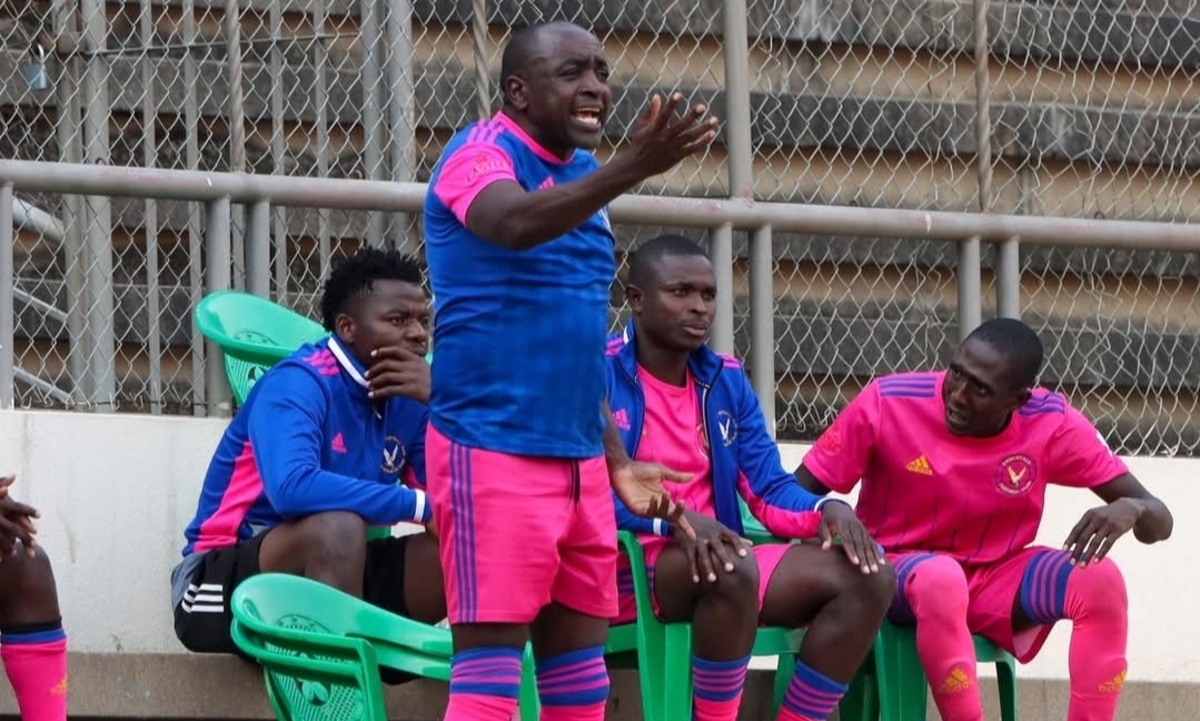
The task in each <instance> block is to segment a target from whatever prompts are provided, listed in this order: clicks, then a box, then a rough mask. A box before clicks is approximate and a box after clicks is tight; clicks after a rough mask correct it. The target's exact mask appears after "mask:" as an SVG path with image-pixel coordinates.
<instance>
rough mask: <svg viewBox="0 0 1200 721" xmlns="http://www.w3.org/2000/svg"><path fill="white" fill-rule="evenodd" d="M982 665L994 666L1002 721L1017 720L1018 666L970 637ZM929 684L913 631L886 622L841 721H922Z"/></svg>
mask: <svg viewBox="0 0 1200 721" xmlns="http://www.w3.org/2000/svg"><path fill="white" fill-rule="evenodd" d="M973 641H974V644H975V656H976V658H977V660H978V661H979V662H980V663H994V664H995V665H996V678H997V682H998V686H999V692H1000V710H1001V718H1002V719H1003V721H1017V665H1016V660H1015V659H1014V658H1013V657H1012V655H1011V654H1009V653H1007V652H1005V651H1004V650H1003V649H1001V648H998V647H997V646H996V645H995V644H993V643H991V642H990V641H988V640H987V639H985V638H983V637H981V636H974V637H973ZM928 698H929V682H928V679H927V678H926V677H925V671H924V669H923V668H922V667H921V659H920V656H918V654H917V635H916V629H915V628H914V627H911V626H895V625H893V624H891V623H890V622H887V621H885V622H884V623H883V626H881V627H880V629H879V634H878V635H877V636H876V637H875V645H874V648H873V649H872V651H871V656H870V657H868V659H867V661H866V662H865V663H864V664H863V670H861V671H860V672H859V674H858V675H857V676H856V677H855V679H854V682H853V683H852V684H851V688H850V690H849V691H848V692H847V694H846V698H845V699H843V702H842V704H841V706H840V709H841V715H842V719H843V721H875V719H879V721H924V720H925V719H926V718H927V715H926V714H927V711H928V709H927V705H928V703H927V702H928Z"/></svg>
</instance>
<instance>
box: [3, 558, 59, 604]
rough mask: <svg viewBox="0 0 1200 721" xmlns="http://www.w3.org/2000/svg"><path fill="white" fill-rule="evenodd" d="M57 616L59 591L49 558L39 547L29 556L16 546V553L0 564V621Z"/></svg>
mask: <svg viewBox="0 0 1200 721" xmlns="http://www.w3.org/2000/svg"><path fill="white" fill-rule="evenodd" d="M58 615H59V609H58V589H57V587H56V585H55V582H54V570H53V569H52V568H51V566H50V557H49V556H48V555H46V552H45V551H43V550H42V549H41V548H40V547H38V548H35V549H34V552H33V555H32V556H31V555H28V554H26V552H25V549H24V548H23V547H22V546H21V545H20V543H18V544H17V547H16V554H15V555H13V556H11V557H8V558H5V559H3V561H2V562H0V620H3V621H4V622H5V623H7V624H20V623H34V622H38V621H43V620H50V619H53V618H55V617H57V616H58Z"/></svg>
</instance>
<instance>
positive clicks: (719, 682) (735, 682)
mask: <svg viewBox="0 0 1200 721" xmlns="http://www.w3.org/2000/svg"><path fill="white" fill-rule="evenodd" d="M749 665H750V657H749V656H743V657H742V658H739V659H734V660H733V661H706V660H705V659H702V658H696V657H692V691H693V693H694V694H695V700H694V705H693V708H694V709H695V713H694V719H695V721H736V719H737V715H738V707H739V706H741V703H742V691H743V689H745V687H746V668H747V666H749Z"/></svg>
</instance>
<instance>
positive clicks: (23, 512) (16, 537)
mask: <svg viewBox="0 0 1200 721" xmlns="http://www.w3.org/2000/svg"><path fill="white" fill-rule="evenodd" d="M16 478H17V477H16V476H15V475H12V474H9V475H7V476H4V477H3V478H0V560H3V559H4V558H7V557H10V556H13V555H14V554H16V552H17V549H16V544H17V542H18V541H20V542H21V545H22V547H23V548H24V549H25V554H26V555H27V556H29V557H31V558H32V557H33V555H34V552H35V548H36V547H37V539H36V538H35V537H36V535H37V527H36V526H34V523H33V519H35V518H38V517H39V515H40V514H38V512H37V510H36V509H34V508H33V507H32V506H27V505H25V504H24V503H19V502H17V501H15V500H13V498H12V496H11V495H10V494H9V486H11V485H12V483H13V481H15V480H16Z"/></svg>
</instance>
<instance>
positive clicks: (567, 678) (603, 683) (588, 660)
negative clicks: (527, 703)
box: [537, 646, 609, 721]
mask: <svg viewBox="0 0 1200 721" xmlns="http://www.w3.org/2000/svg"><path fill="white" fill-rule="evenodd" d="M537 685H538V698H540V699H541V702H542V721H576V720H577V721H604V709H605V706H607V705H608V688H609V680H608V667H607V666H605V665H604V647H603V646H592V647H590V648H581V649H579V650H577V651H568V652H567V653H564V654H560V655H558V656H553V657H551V658H548V659H545V660H543V661H539V662H538V664H537Z"/></svg>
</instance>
